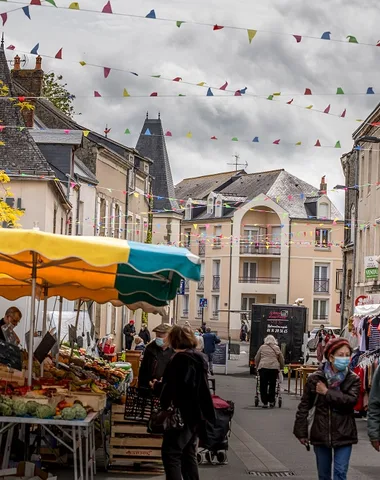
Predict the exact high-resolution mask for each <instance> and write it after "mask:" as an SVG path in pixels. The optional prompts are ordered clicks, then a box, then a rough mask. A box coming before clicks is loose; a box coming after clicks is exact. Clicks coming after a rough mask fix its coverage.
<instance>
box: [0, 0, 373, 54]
mask: <svg viewBox="0 0 380 480" xmlns="http://www.w3.org/2000/svg"><path fill="white" fill-rule="evenodd" d="M2 1H4V2H7V3H10V4H16V5H23V7H22V8H21V10H23V12H24V14H25V16H26V17H27V18H29V20H31V19H32V16H31V13H30V6H33V7H46V8H51V7H54V8H56V9H57V10H58V9H59V10H70V11H75V12H79V11H80V12H86V13H94V14H107V15H110V14H111V15H115V16H119V17H129V18H138V19H144V20H145V19H149V20H157V21H161V22H170V23H173V24H175V25H176V26H177V27H178V28H181V27H182V26H183V25H193V26H202V27H208V28H212V30H213V31H214V32H216V31H220V30H240V31H244V32H245V35H246V38H248V43H250V44H251V43H252V41H253V39H254V38H255V37H256V36H257V34H267V35H278V36H286V37H290V38H291V39H292V40H293V41H295V42H296V43H297V44H299V43H301V42H302V40H303V39H312V40H321V41H329V42H336V43H348V44H360V45H365V46H371V47H379V46H380V40H378V41H376V42H372V43H363V42H360V43H359V41H358V39H357V37H356V36H354V35H351V34H349V35H346V37H345V38H344V39H342V38H341V39H337V38H333V37H332V36H331V35H332V33H331V32H329V31H325V32H323V33H322V35H320V36H318V37H317V36H314V35H310V34H302V35H299V34H294V33H285V32H279V31H270V30H265V29H253V28H246V27H241V26H234V25H226V24H225V25H222V24H220V23H217V22H213V23H206V22H199V21H198V22H197V21H192V20H174V19H171V18H164V17H159V16H157V14H156V11H155V10H154V9H153V10H150V11H149V12H148V13H147V14H146V15H136V14H131V13H122V12H115V11H114V10H113V7H112V4H111V1H110V0H108V1H107V3H106V4H105V5H104V6H103V8H102V9H101V10H94V9H89V8H81V7H80V5H79V2H72V3H70V5H69V6H68V7H64V6H59V5H58V4H57V2H56V1H55V0H45V2H46V3H45V4H42V2H41V0H31V1H30V3H27V4H25V3H23V2H18V1H15V0H2ZM14 11H15V10H12V11H8V12H3V13H1V14H0V17H1V19H2V22H3V25H5V23H6V22H7V20H8V14H9V13H11V12H12V13H13V12H14Z"/></svg>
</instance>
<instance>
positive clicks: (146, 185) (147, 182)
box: [145, 177, 150, 194]
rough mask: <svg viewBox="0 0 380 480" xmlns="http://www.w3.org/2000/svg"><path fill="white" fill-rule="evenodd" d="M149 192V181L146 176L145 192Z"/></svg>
mask: <svg viewBox="0 0 380 480" xmlns="http://www.w3.org/2000/svg"><path fill="white" fill-rule="evenodd" d="M148 193H150V181H149V177H146V179H145V194H148Z"/></svg>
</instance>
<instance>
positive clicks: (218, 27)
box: [213, 25, 224, 31]
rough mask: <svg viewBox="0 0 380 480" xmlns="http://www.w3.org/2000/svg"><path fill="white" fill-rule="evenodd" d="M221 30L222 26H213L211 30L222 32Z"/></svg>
mask: <svg viewBox="0 0 380 480" xmlns="http://www.w3.org/2000/svg"><path fill="white" fill-rule="evenodd" d="M222 28H224V27H223V26H222V25H214V26H213V30H214V31H215V30H222Z"/></svg>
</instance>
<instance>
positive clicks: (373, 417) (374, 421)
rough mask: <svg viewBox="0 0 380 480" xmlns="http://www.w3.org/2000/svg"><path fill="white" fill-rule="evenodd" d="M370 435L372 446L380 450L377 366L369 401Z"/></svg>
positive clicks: (379, 390) (379, 372)
mask: <svg viewBox="0 0 380 480" xmlns="http://www.w3.org/2000/svg"><path fill="white" fill-rule="evenodd" d="M367 427H368V436H369V439H370V441H371V443H372V446H373V448H374V449H375V450H377V451H378V452H379V451H380V368H379V367H377V370H376V373H375V375H374V377H373V380H372V387H371V394H370V396H369V403H368V422H367Z"/></svg>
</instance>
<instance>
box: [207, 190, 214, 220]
mask: <svg viewBox="0 0 380 480" xmlns="http://www.w3.org/2000/svg"><path fill="white" fill-rule="evenodd" d="M207 213H208V214H209V215H212V214H213V213H214V195H213V194H212V193H210V195H209V197H208V200H207Z"/></svg>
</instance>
